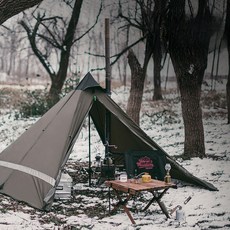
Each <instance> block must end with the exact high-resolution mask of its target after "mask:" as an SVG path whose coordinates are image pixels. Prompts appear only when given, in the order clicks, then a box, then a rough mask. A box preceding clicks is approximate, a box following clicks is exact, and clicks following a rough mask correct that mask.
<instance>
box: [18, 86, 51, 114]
mask: <svg viewBox="0 0 230 230" xmlns="http://www.w3.org/2000/svg"><path fill="white" fill-rule="evenodd" d="M47 98H48V92H47V91H46V90H39V89H36V90H33V91H30V90H26V91H25V92H24V97H23V101H21V102H20V104H19V114H17V115H16V116H17V117H18V116H20V117H24V118H28V117H31V116H41V115H43V114H44V113H45V112H47V111H48V110H49V109H50V107H51V106H52V105H50V104H49V102H48V100H47Z"/></svg>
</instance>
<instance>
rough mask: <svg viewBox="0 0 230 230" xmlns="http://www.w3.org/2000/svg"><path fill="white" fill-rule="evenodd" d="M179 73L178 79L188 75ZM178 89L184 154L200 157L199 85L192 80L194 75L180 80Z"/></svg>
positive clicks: (200, 116)
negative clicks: (183, 134)
mask: <svg viewBox="0 0 230 230" xmlns="http://www.w3.org/2000/svg"><path fill="white" fill-rule="evenodd" d="M179 74H180V75H182V76H179V77H178V78H179V79H183V76H187V75H188V74H187V73H186V72H183V73H177V75H179ZM179 89H180V94H181V107H182V116H183V121H184V130H185V141H184V156H185V157H186V158H190V157H201V158H202V157H204V156H205V144H204V129H203V122H202V110H201V106H200V95H201V85H200V84H198V83H197V82H196V81H194V76H187V78H186V80H184V81H183V80H182V81H180V83H179Z"/></svg>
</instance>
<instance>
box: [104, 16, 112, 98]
mask: <svg viewBox="0 0 230 230" xmlns="http://www.w3.org/2000/svg"><path fill="white" fill-rule="evenodd" d="M105 87H106V93H107V94H108V95H109V96H110V95H111V67H110V28H109V18H106V19H105Z"/></svg>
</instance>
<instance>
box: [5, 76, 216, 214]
mask: <svg viewBox="0 0 230 230" xmlns="http://www.w3.org/2000/svg"><path fill="white" fill-rule="evenodd" d="M106 113H109V114H110V138H109V139H110V142H111V143H113V144H114V145H116V146H117V148H116V149H115V148H114V149H112V150H111V151H112V153H114V156H115V158H119V159H121V160H122V159H124V155H125V153H127V152H128V151H130V150H136V151H139V150H140V151H158V152H159V153H160V154H163V155H165V156H166V161H167V162H169V163H170V164H171V166H172V170H171V175H172V177H173V178H176V179H179V180H182V181H186V182H189V183H191V184H194V185H198V186H201V187H203V188H206V189H209V190H217V189H216V188H215V187H214V186H213V185H212V184H210V183H208V182H206V181H204V180H201V179H199V178H197V177H195V176H193V175H192V174H191V173H189V172H188V171H187V170H186V169H184V168H183V167H182V166H180V165H179V164H178V163H177V162H176V161H174V160H173V159H172V157H170V156H169V155H168V154H167V153H166V152H165V151H164V150H163V149H162V148H160V147H159V146H158V145H157V144H156V143H155V142H154V141H153V140H152V139H151V138H150V137H148V136H147V135H146V133H145V132H144V131H143V130H141V129H140V127H139V126H137V125H136V124H135V123H134V122H133V121H132V120H131V119H130V118H129V117H128V116H127V115H126V113H125V112H123V110H122V109H121V108H120V107H119V106H118V105H117V104H116V103H115V102H114V101H113V100H112V99H111V97H110V96H108V95H107V94H106V93H105V90H104V89H103V88H102V87H100V85H99V84H98V83H97V82H96V81H95V80H94V79H93V77H92V75H91V74H90V73H88V74H87V75H86V76H85V77H84V78H83V80H82V81H81V82H80V84H79V85H78V86H77V88H76V89H75V90H73V91H71V92H70V93H69V94H67V95H66V96H65V97H64V98H63V99H61V100H60V101H59V102H58V103H57V104H56V105H55V106H54V107H52V108H51V109H50V110H49V111H48V112H47V113H46V114H45V115H44V116H42V117H41V118H40V119H39V120H38V121H37V122H36V123H35V124H34V125H33V126H31V128H29V129H28V130H27V131H25V132H24V133H23V134H22V135H21V136H20V137H19V138H18V139H17V140H16V141H15V142H13V143H12V144H11V145H10V146H8V147H7V148H6V149H5V150H4V151H3V152H2V153H1V154H0V192H1V193H3V194H6V195H8V196H11V197H13V198H14V199H16V200H19V201H24V202H26V203H28V204H29V205H31V206H33V207H35V208H38V209H46V210H49V208H50V207H51V205H52V202H53V199H54V194H55V190H56V187H57V186H58V184H59V181H60V177H61V173H62V170H63V168H64V166H65V163H66V162H67V160H68V158H69V155H70V153H71V150H72V148H73V146H74V144H75V141H76V139H77V137H78V135H79V132H80V130H81V128H82V125H83V123H84V121H85V119H86V117H87V116H88V115H90V117H91V118H92V120H93V122H94V124H95V127H96V129H97V131H98V133H99V136H100V137H101V140H102V142H104V140H105V120H106V119H105V117H106ZM104 144H105V143H104ZM115 160H116V159H115Z"/></svg>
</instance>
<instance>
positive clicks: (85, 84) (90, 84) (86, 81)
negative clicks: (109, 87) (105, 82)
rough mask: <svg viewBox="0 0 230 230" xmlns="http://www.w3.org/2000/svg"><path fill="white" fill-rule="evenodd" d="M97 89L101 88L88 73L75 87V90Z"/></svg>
mask: <svg viewBox="0 0 230 230" xmlns="http://www.w3.org/2000/svg"><path fill="white" fill-rule="evenodd" d="M94 87H99V88H101V89H102V87H101V86H100V85H99V84H98V82H97V81H95V80H94V78H93V76H92V75H91V74H90V72H88V73H87V74H86V75H85V76H84V77H83V79H82V80H81V81H80V83H79V84H78V86H77V87H76V90H83V91H84V90H86V89H88V88H94Z"/></svg>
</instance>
